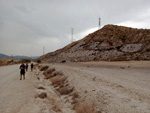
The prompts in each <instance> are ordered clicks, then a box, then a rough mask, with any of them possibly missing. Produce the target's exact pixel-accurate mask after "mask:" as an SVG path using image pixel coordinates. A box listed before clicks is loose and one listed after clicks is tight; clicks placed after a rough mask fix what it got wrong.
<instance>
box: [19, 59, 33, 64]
mask: <svg viewBox="0 0 150 113" xmlns="http://www.w3.org/2000/svg"><path fill="white" fill-rule="evenodd" d="M20 61H21V62H22V63H30V62H31V60H30V59H21V60H20Z"/></svg>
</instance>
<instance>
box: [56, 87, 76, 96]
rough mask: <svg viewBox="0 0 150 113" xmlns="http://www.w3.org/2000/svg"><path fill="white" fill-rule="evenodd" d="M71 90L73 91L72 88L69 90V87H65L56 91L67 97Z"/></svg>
mask: <svg viewBox="0 0 150 113" xmlns="http://www.w3.org/2000/svg"><path fill="white" fill-rule="evenodd" d="M73 90H74V88H69V87H66V86H65V87H61V88H59V89H57V91H58V92H59V93H60V95H68V94H70V93H71V92H72V91H73Z"/></svg>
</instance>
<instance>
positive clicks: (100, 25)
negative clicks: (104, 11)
mask: <svg viewBox="0 0 150 113" xmlns="http://www.w3.org/2000/svg"><path fill="white" fill-rule="evenodd" d="M98 20H99V23H98V25H99V28H100V27H101V18H100V17H99V19H98Z"/></svg>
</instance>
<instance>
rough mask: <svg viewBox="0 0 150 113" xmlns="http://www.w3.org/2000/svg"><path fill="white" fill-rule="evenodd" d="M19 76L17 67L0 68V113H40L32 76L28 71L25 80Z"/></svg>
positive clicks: (40, 109) (34, 80) (34, 81)
mask: <svg viewBox="0 0 150 113" xmlns="http://www.w3.org/2000/svg"><path fill="white" fill-rule="evenodd" d="M19 74H20V73H19V65H12V66H2V67H0V113H42V107H40V105H39V104H40V103H39V101H37V100H36V99H35V97H34V96H35V94H36V88H35V87H36V84H37V83H36V79H35V76H34V74H33V73H32V72H31V71H28V72H27V73H26V79H25V80H19V78H20V77H19ZM41 106H43V104H41ZM43 113H44V112H43Z"/></svg>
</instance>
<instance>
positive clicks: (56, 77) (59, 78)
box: [50, 76, 62, 85]
mask: <svg viewBox="0 0 150 113" xmlns="http://www.w3.org/2000/svg"><path fill="white" fill-rule="evenodd" d="M50 80H51V83H52V84H53V85H54V84H58V83H59V82H61V81H62V76H55V77H53V78H51V79H50Z"/></svg>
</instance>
